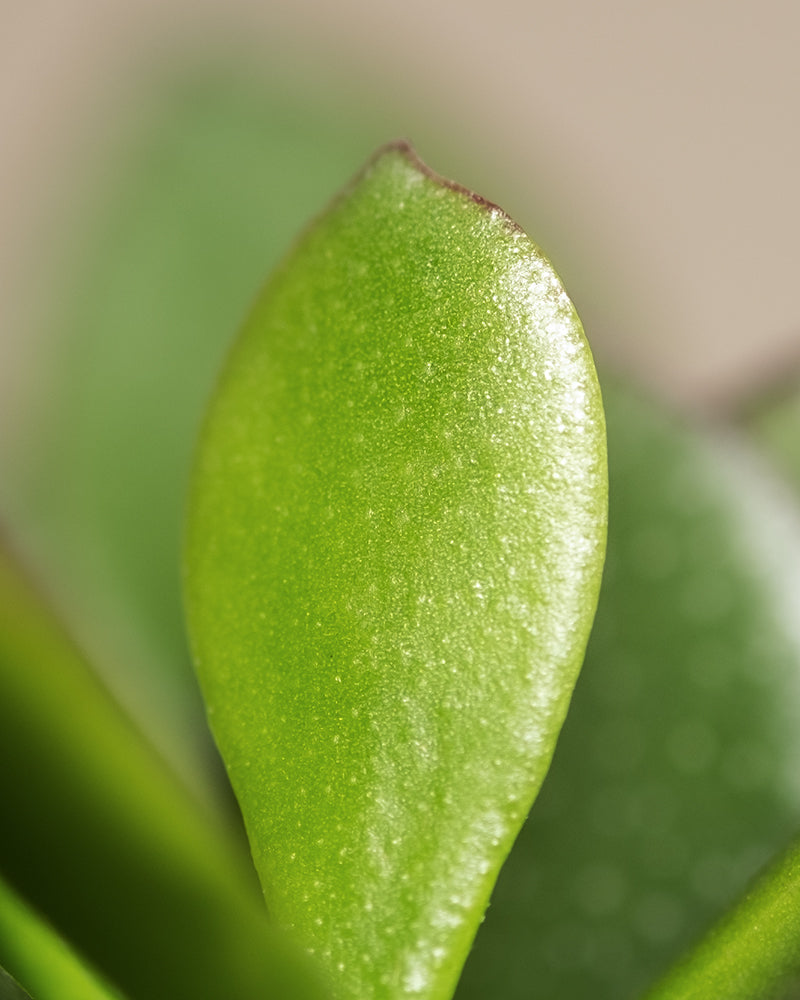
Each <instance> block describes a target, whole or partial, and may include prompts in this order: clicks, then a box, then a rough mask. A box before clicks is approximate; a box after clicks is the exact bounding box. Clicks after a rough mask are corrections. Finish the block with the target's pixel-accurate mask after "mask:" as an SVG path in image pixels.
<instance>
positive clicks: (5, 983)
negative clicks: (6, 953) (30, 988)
mask: <svg viewBox="0 0 800 1000" xmlns="http://www.w3.org/2000/svg"><path fill="white" fill-rule="evenodd" d="M0 1000H33V998H32V997H31V995H30V993H26V991H25V990H23V988H22V987H21V986H20V985H19V983H18V982H17V981H16V979H14V978H13V977H12V976H9V974H8V973H7V972H6V970H5V969H4V968H3V967H2V966H0Z"/></svg>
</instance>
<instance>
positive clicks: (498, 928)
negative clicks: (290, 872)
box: [458, 381, 800, 1000]
mask: <svg viewBox="0 0 800 1000" xmlns="http://www.w3.org/2000/svg"><path fill="white" fill-rule="evenodd" d="M604 400H605V405H606V415H607V420H608V436H609V490H610V507H609V538H608V558H607V564H606V572H605V577H604V582H603V588H602V591H601V598H600V604H599V606H598V611H597V617H596V621H595V628H594V631H593V634H592V638H591V640H590V642H589V648H588V650H587V658H586V663H585V665H584V669H583V672H582V674H581V678H580V680H579V682H578V685H577V688H576V691H575V696H574V698H573V702H572V706H571V709H570V714H569V716H568V718H567V722H566V724H565V726H564V731H563V734H562V737H561V740H560V742H559V746H558V750H557V752H556V756H555V759H554V761H553V766H552V768H551V770H550V773H549V775H548V778H547V781H546V782H545V786H544V788H543V790H542V793H541V795H540V797H539V800H538V802H537V803H536V806H535V808H534V810H533V812H532V814H531V817H530V819H529V821H528V823H527V825H526V827H525V829H524V830H523V832H522V834H521V835H520V837H519V840H518V841H517V844H516V846H515V849H514V851H513V852H512V854H511V857H510V858H509V861H508V863H507V865H506V867H505V868H504V870H503V872H502V873H501V877H500V880H499V883H498V886H497V889H496V892H495V895H494V899H493V904H492V906H491V907H490V909H489V914H488V917H487V920H486V923H485V925H484V927H483V928H482V930H481V932H480V934H479V936H478V941H477V943H476V948H475V951H474V953H473V955H472V956H471V958H470V960H469V962H468V964H467V968H466V970H465V974H464V979H463V981H462V983H461V985H460V988H459V992H458V996H459V998H460V1000H473V998H475V1000H478V998H484V997H487V996H502V997H503V998H504V1000H530V998H531V997H558V998H559V1000H584V998H586V997H592V998H593V1000H632V998H634V997H636V996H638V995H639V994H640V993H641V991H642V990H643V989H644V988H645V987H646V986H647V985H648V984H649V983H650V982H651V981H652V980H653V979H654V978H655V977H656V976H657V975H658V974H659V973H660V972H662V970H663V969H664V968H665V967H666V966H667V965H668V964H669V963H670V962H671V961H673V960H674V959H675V958H676V957H677V956H678V955H679V954H680V953H681V952H682V951H683V950H684V949H685V948H686V947H688V946H689V945H690V944H691V943H692V942H693V940H694V939H695V938H696V936H697V935H698V934H700V932H701V931H703V929H704V928H705V926H706V924H707V923H708V922H709V921H711V920H712V919H714V918H716V917H717V916H718V915H719V914H720V913H721V912H722V910H723V909H724V907H725V906H727V905H728V904H729V903H730V902H732V901H733V900H734V899H735V897H736V896H737V894H738V893H739V892H741V891H742V890H743V888H744V887H745V885H746V884H747V882H748V881H749V879H750V878H751V877H752V876H753V875H754V874H755V872H756V871H757V870H758V869H759V868H760V866H761V865H762V864H764V863H765V862H766V861H767V860H768V859H769V858H770V856H771V855H772V854H773V853H774V852H775V851H776V850H778V849H779V848H780V847H782V846H783V844H785V843H786V841H787V840H788V839H789V837H790V836H792V835H793V834H794V832H795V830H796V828H797V826H798V825H800V808H799V806H798V795H797V789H798V783H797V761H798V757H799V756H800V725H799V724H798V712H799V710H800V699H799V698H798V687H797V663H798V647H797V641H796V631H795V628H796V622H797V620H799V619H798V616H797V614H796V613H795V615H794V624H793V623H792V616H791V615H789V616H787V617H781V616H779V615H778V614H777V605H776V603H775V593H776V592H778V591H780V590H782V591H784V593H791V580H786V579H782V578H780V577H778V576H777V574H776V573H774V572H771V571H770V570H769V567H768V566H765V564H764V562H762V561H761V557H763V556H765V554H766V552H767V550H768V549H769V548H770V546H771V545H772V544H773V542H772V541H771V540H772V539H773V537H774V532H775V530H776V525H778V524H779V522H780V521H781V519H782V517H783V514H782V512H781V509H780V507H778V509H777V510H776V507H775V505H774V504H771V505H770V504H767V505H766V507H764V508H763V509H756V510H754V511H750V510H748V509H746V506H747V505H745V504H744V497H745V496H746V495H747V494H748V493H749V492H752V489H753V487H754V486H755V485H756V481H757V480H758V478H759V476H761V477H762V478H763V476H764V468H763V466H762V467H759V464H758V463H753V462H752V461H751V462H744V463H743V464H737V463H736V462H731V461H730V460H729V458H728V457H727V456H728V451H727V448H726V447H725V442H724V440H720V439H719V438H717V437H710V436H709V435H708V434H707V433H701V432H699V431H697V430H690V429H689V428H688V427H686V426H684V425H683V424H681V423H680V422H679V421H677V420H675V419H674V418H670V417H669V416H667V415H666V414H664V413H663V412H661V411H660V410H659V409H658V408H656V407H655V406H653V405H652V404H648V403H647V402H646V401H645V400H644V399H642V398H640V397H638V396H637V395H635V394H632V393H630V392H628V391H622V390H621V389H620V387H619V386H618V385H617V384H615V383H614V382H613V381H609V382H606V383H605V384H604ZM783 513H785V512H783ZM795 519H796V514H795ZM746 539H749V540H750V542H751V544H750V545H749V546H747V545H745V540H746ZM778 544H779V547H780V548H781V549H782V550H783V554H784V555H785V559H786V563H787V565H788V566H789V567H791V565H792V563H793V562H794V564H795V565H796V564H797V561H798V558H797V553H798V552H799V551H800V546H799V544H798V535H797V532H796V530H795V531H794V533H792V532H791V531H789V532H788V534H786V535H785V537H784V536H783V535H779V543H778ZM787 585H788V586H789V590H788V591H787ZM707 995H708V996H709V997H712V996H716V995H717V994H715V993H714V992H713V991H712V992H709V993H708V994H707Z"/></svg>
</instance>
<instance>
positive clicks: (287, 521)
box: [187, 145, 606, 1000]
mask: <svg viewBox="0 0 800 1000" xmlns="http://www.w3.org/2000/svg"><path fill="white" fill-rule="evenodd" d="M605 517H606V465H605V438H604V425H603V417H602V408H601V402H600V395H599V390H598V387H597V383H596V379H595V373H594V368H593V365H592V361H591V356H590V353H589V350H588V348H587V346H586V343H585V341H584V338H583V333H582V330H581V327H580V323H579V320H578V318H577V316H576V314H575V311H574V309H573V307H572V305H571V303H570V302H569V299H568V298H567V296H566V294H565V293H564V290H563V288H562V286H561V284H560V282H559V280H558V278H557V276H556V275H555V273H554V272H553V270H552V267H551V266H550V264H549V263H548V261H547V260H546V259H545V258H544V257H543V255H542V254H541V252H540V251H539V250H538V249H537V248H536V247H535V246H534V245H533V244H532V243H531V241H530V240H529V239H528V238H527V237H526V236H525V234H524V233H523V232H522V231H521V230H520V229H519V228H518V227H517V226H516V225H515V224H514V223H513V222H512V221H511V220H510V219H509V218H508V217H507V216H506V215H505V214H504V213H503V212H501V211H500V210H499V209H498V208H496V207H495V206H493V205H490V204H489V203H487V202H485V201H483V200H482V199H479V198H477V197H476V196H473V195H471V194H470V193H469V192H467V191H465V190H463V189H461V188H458V187H457V186H455V185H452V184H449V183H447V182H444V181H442V180H441V179H440V178H438V177H436V176H435V175H433V174H431V172H430V171H428V170H427V169H426V168H425V167H423V165H422V164H421V163H420V162H419V161H418V160H417V159H416V157H415V156H414V154H413V153H412V152H411V150H410V149H409V148H408V147H406V146H404V145H396V146H392V147H388V148H387V149H386V150H384V151H383V152H382V153H381V154H380V155H379V156H377V157H376V158H375V159H374V160H373V161H372V162H371V163H370V164H369V165H368V167H367V168H366V169H365V171H364V172H363V173H362V175H361V176H360V177H359V178H358V179H357V181H356V182H354V184H353V185H352V186H351V187H350V188H349V189H348V190H347V191H346V192H345V194H344V195H342V196H341V197H340V198H339V199H338V200H337V201H336V202H335V203H334V204H333V206H332V207H331V208H330V209H329V211H328V212H327V213H326V214H325V215H324V216H323V217H322V218H321V219H320V220H318V221H317V222H316V223H315V225H314V226H313V227H312V228H311V229H310V230H309V231H308V232H307V233H306V235H305V236H304V238H303V239H302V240H301V242H300V243H299V244H298V246H297V247H296V248H295V250H294V251H293V253H292V254H291V255H290V256H289V258H288V259H287V260H286V261H285V263H284V264H283V266H282V267H281V268H280V269H279V271H278V272H277V274H276V275H275V276H274V277H273V279H272V281H271V282H270V284H269V285H268V286H267V288H266V290H265V292H264V294H263V295H262V297H261V299H260V300H259V302H258V304H257V306H256V308H255V310H254V312H253V313H252V316H251V318H250V320H249V322H248V324H247V326H246V328H245V330H244V332H243V335H242V337H241V338H240V340H239V341H238V343H237V345H236V347H235V349H234V350H233V352H232V354H231V357H230V359H229V362H228V365H227V368H226V370H225V372H224V374H223V377H222V380H221V382H220V385H219V387H218V390H217V393H216V396H215V398H214V401H213V404H212V406H211V408H210V412H209V415H208V417H207V421H206V426H205V430H204V433H203V437H202V441H201V445H200V448H199V452H198V457H197V463H196V468H195V474H194V482H193V489H192V497H191V504H190V516H189V524H188V534H187V606H188V611H189V624H190V632H191V638H192V644H193V651H194V655H195V662H196V666H197V669H198V673H199V676H200V679H201V683H202V686H203V689H204V694H205V697H206V701H207V704H208V709H209V716H210V720H211V723H212V727H213V729H214V732H215V735H216V738H217V741H218V743H219V745H220V748H221V750H222V753H223V757H224V758H225V760H226V764H227V766H228V769H229V773H230V776H231V779H232V782H233V785H234V788H235V790H236V793H237V795H238V797H239V801H240V803H241V806H242V810H243V813H244V817H245V821H246V824H247V828H248V833H249V836H250V840H251V845H252V849H253V854H254V858H255V862H256V866H257V868H258V871H259V874H260V876H261V880H262V884H263V887H264V891H265V895H266V898H267V902H268V905H269V907H270V909H271V911H272V912H273V914H274V915H275V916H276V917H277V918H278V920H279V921H280V922H282V923H285V924H288V925H290V926H291V927H292V928H293V929H294V931H295V933H296V934H297V936H298V937H299V939H300V940H301V942H302V943H303V944H304V945H305V946H306V947H307V948H308V949H309V950H310V951H312V952H313V953H314V954H315V955H316V956H317V957H318V959H319V961H320V962H321V964H322V965H323V967H324V970H325V972H326V974H327V977H328V980H329V982H330V984H331V989H332V992H333V995H334V996H336V997H337V998H342V1000H345V998H346V1000H350V998H352V1000H356V998H358V1000H367V998H376V1000H377V998H382V1000H389V998H400V997H428V998H440V997H442V998H443V997H447V996H449V995H450V994H451V993H452V990H453V989H454V987H455V983H456V980H457V977H458V974H459V971H460V968H461V965H462V963H463V961H464V958H465V956H466V953H467V951H468V949H469V946H470V943H471V941H472V938H473V936H474V934H475V930H476V928H477V926H478V923H479V921H480V919H481V916H482V914H483V910H484V908H485V905H486V903H487V900H488V897H489V893H490V892H491V888H492V885H493V883H494V880H495V878H496V875H497V871H498V869H499V867H500V865H501V864H502V861H503V859H504V858H505V856H506V854H507V853H508V850H509V848H510V846H511V844H512V842H513V839H514V837H515V836H516V833H517V831H518V829H519V827H520V825H521V823H522V821H523V820H524V818H525V815H526V814H527V811H528V809H529V807H530V805H531V802H532V800H533V798H534V796H535V793H536V791H537V790H538V787H539V785H540V783H541V781H542V779H543V777H544V774H545V772H546V770H547V766H548V764H549V761H550V757H551V754H552V751H553V747H554V744H555V740H556V737H557V734H558V731H559V728H560V726H561V723H562V721H563V718H564V714H565V712H566V709H567V705H568V702H569V697H570V694H571V691H572V687H573V684H574V681H575V677H576V675H577V672H578V670H579V667H580V663H581V660H582V657H583V651H584V647H585V644H586V640H587V636H588V633H589V628H590V625H591V620H592V616H593V613H594V608H595V603H596V599H597V590H598V585H599V578H600V572H601V566H602V559H603V552H604V544H605Z"/></svg>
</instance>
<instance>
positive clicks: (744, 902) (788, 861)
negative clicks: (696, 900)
mask: <svg viewBox="0 0 800 1000" xmlns="http://www.w3.org/2000/svg"><path fill="white" fill-rule="evenodd" d="M798 994H800V843H797V842H795V844H793V845H792V847H791V848H790V849H789V850H788V851H786V852H785V853H784V854H783V855H782V856H781V857H780V858H779V859H777V860H776V861H775V863H774V864H772V865H771V866H770V867H769V869H768V870H767V871H766V872H765V873H764V874H763V875H762V876H761V878H760V879H758V881H757V882H756V883H755V885H753V886H751V887H749V888H748V890H747V892H746V894H745V895H744V897H743V898H742V899H741V900H740V901H739V902H738V903H737V904H736V906H735V907H734V908H732V909H731V910H730V911H729V912H727V913H726V914H725V916H724V917H723V918H722V919H721V920H720V921H719V923H717V924H716V925H715V926H714V927H713V928H712V929H711V931H710V932H709V933H708V934H707V935H706V936H705V937H704V938H703V940H702V941H701V942H700V943H699V944H698V945H697V946H696V947H695V948H694V949H692V951H691V952H690V954H689V955H688V956H686V957H685V958H684V959H683V960H682V961H680V962H679V963H678V964H677V965H676V966H675V967H674V968H673V969H671V970H670V971H669V973H667V975H666V976H665V977H664V978H663V979H662V980H661V981H660V982H659V983H658V985H657V986H656V987H654V988H653V989H652V990H651V991H649V992H648V994H647V998H646V1000H705V998H706V997H709V996H713V997H725V1000H786V998H788V996H789V995H791V997H793V998H796V997H797V996H798Z"/></svg>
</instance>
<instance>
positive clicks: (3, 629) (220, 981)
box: [0, 547, 308, 1000]
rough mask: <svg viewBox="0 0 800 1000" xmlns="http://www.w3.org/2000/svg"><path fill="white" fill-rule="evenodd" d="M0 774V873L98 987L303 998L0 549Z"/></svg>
mask: <svg viewBox="0 0 800 1000" xmlns="http://www.w3.org/2000/svg"><path fill="white" fill-rule="evenodd" d="M0 761H2V762H3V763H2V767H0V813H1V814H2V822H0V859H2V865H3V870H4V871H5V872H6V874H7V876H8V877H9V879H13V881H14V884H15V886H16V887H17V888H18V889H19V890H20V891H22V892H23V893H24V895H25V897H26V899H28V900H29V901H30V902H31V904H32V905H34V906H36V908H37V909H38V910H40V911H41V912H42V913H45V914H47V916H48V918H49V919H50V920H52V921H53V923H54V924H55V925H56V926H57V927H58V929H59V930H60V931H61V933H63V934H65V935H66V936H68V937H69V939H70V940H71V941H72V942H74V943H75V945H76V946H77V947H78V948H80V950H81V951H82V952H83V953H84V954H85V955H86V956H87V957H88V958H89V959H90V960H91V961H92V962H93V963H94V964H95V965H96V966H97V968H99V969H101V970H102V971H103V972H104V973H105V974H107V975H108V976H109V978H111V979H113V980H114V982H116V983H118V984H119V985H120V986H121V987H123V988H124V989H125V990H126V991H128V992H129V993H130V994H131V995H132V996H143V997H148V998H150V1000H178V998H184V1000H200V998H203V997H206V998H208V1000H212V998H214V1000H216V998H217V997H219V996H220V995H228V996H235V997H237V998H238V1000H265V998H267V997H274V998H275V1000H285V998H287V997H293V998H294V997H302V998H303V1000H305V998H306V997H307V996H308V992H307V988H306V986H305V984H304V980H303V979H302V970H297V969H296V963H295V962H293V961H292V959H291V958H290V956H289V955H288V954H287V953H286V948H285V946H284V944H283V943H282V942H281V941H279V940H276V936H275V934H274V932H273V930H272V928H270V927H269V926H268V925H267V924H266V914H265V912H264V907H263V904H262V902H261V900H260V899H259V898H258V887H257V885H256V884H255V879H254V878H252V881H251V874H250V872H249V871H248V870H247V867H246V859H245V858H244V857H242V856H240V854H239V852H238V851H237V850H236V847H237V846H238V845H234V844H232V843H231V842H230V838H229V837H228V835H227V831H225V830H223V829H222V828H221V826H220V824H219V822H218V820H217V818H216V817H215V816H213V815H211V814H209V812H208V811H207V810H206V809H205V808H202V807H201V806H200V805H198V804H197V803H196V802H195V801H194V800H193V799H192V798H191V797H190V796H189V795H188V794H187V793H186V791H185V789H184V788H183V786H182V785H181V783H180V782H179V781H178V780H177V779H176V778H175V776H174V775H173V774H172V773H171V771H170V770H169V769H168V768H167V767H166V766H165V765H164V763H163V762H162V760H161V759H160V758H159V757H158V755H157V754H156V753H155V752H154V751H153V749H152V748H151V747H150V746H149V744H148V743H147V742H146V740H144V739H143V738H142V736H141V734H140V733H139V732H138V731H137V730H136V729H135V727H134V726H133V725H132V724H131V723H130V721H129V719H128V718H127V717H126V716H125V714H124V713H123V712H122V711H121V710H120V708H119V706H118V705H117V704H116V703H115V702H114V700H113V699H112V698H111V697H110V696H109V694H108V692H107V691H106V690H105V689H104V688H103V686H102V685H101V684H100V683H99V682H98V680H97V678H96V677H95V676H94V675H93V674H92V672H91V671H90V669H89V668H88V666H87V664H86V662H85V661H84V660H83V658H82V657H81V655H80V653H79V651H78V650H77V649H76V648H75V647H74V645H73V644H72V643H71V641H70V639H69V637H68V636H67V635H66V634H65V633H64V630H63V629H62V628H61V626H60V625H59V623H58V622H57V621H55V620H54V618H53V617H52V615H51V613H50V611H49V609H48V608H47V607H46V605H45V604H44V603H43V602H42V600H41V599H40V597H39V595H38V594H37V593H36V591H35V589H34V588H33V586H32V585H31V583H30V582H29V580H28V579H27V578H26V577H25V576H24V575H23V574H22V573H21V572H20V570H19V569H18V567H17V565H16V564H15V563H14V562H13V561H12V560H11V559H10V558H9V557H8V555H7V554H6V553H5V552H4V551H3V549H2V547H0ZM0 961H2V954H1V953H0ZM26 983H27V980H26Z"/></svg>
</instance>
